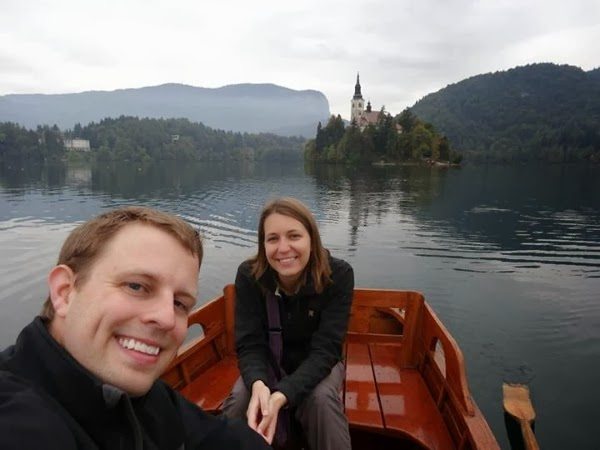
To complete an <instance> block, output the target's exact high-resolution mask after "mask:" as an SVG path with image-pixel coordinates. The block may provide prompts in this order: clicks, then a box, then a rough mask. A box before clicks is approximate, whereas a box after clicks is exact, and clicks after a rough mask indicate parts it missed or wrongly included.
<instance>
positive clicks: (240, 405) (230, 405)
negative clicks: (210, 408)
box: [221, 377, 250, 419]
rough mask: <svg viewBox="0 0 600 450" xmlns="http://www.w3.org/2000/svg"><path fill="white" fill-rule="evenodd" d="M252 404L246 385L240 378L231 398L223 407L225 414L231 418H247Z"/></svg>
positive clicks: (226, 400) (229, 397) (228, 398)
mask: <svg viewBox="0 0 600 450" xmlns="http://www.w3.org/2000/svg"><path fill="white" fill-rule="evenodd" d="M249 402H250V392H249V391H248V389H247V388H246V385H245V384H244V380H242V377H239V378H238V379H237V381H236V382H235V384H234V385H233V388H232V389H231V392H230V393H229V396H228V397H227V398H226V399H225V401H224V402H223V406H222V408H221V409H222V411H223V414H225V415H226V416H227V417H231V418H243V419H245V418H246V410H247V409H248V403H249Z"/></svg>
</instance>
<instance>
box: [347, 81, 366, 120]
mask: <svg viewBox="0 0 600 450" xmlns="http://www.w3.org/2000/svg"><path fill="white" fill-rule="evenodd" d="M364 106H365V101H364V100H363V96H362V94H361V92H360V76H359V74H358V73H357V74H356V85H355V86H354V97H352V107H351V109H350V121H352V120H356V123H358V122H359V121H360V118H361V117H362V115H363V111H364V109H363V108H364Z"/></svg>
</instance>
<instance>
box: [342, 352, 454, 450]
mask: <svg viewBox="0 0 600 450" xmlns="http://www.w3.org/2000/svg"><path fill="white" fill-rule="evenodd" d="M398 354H399V345H398V344H387V343H359V342H348V344H347V347H346V383H345V392H344V403H345V408H346V416H347V417H348V421H349V423H350V427H351V428H353V427H355V428H362V429H369V430H373V429H375V430H381V431H384V430H385V431H386V432H389V431H392V432H397V433H399V434H401V435H403V436H405V437H408V438H410V439H412V440H414V441H415V442H417V443H418V444H420V445H422V446H424V447H425V448H428V449H437V450H443V449H453V448H455V446H454V444H453V441H452V439H451V437H450V434H449V433H448V430H447V427H446V425H445V424H444V420H443V418H442V416H441V415H440V412H439V410H438V408H437V407H436V405H435V402H434V400H433V398H432V397H431V394H430V393H429V390H428V388H427V386H426V385H425V382H424V381H423V378H422V377H421V375H420V374H419V372H418V370H417V369H410V368H400V366H399V364H398ZM425 418H426V419H425Z"/></svg>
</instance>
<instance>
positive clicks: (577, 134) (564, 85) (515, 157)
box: [399, 64, 600, 162]
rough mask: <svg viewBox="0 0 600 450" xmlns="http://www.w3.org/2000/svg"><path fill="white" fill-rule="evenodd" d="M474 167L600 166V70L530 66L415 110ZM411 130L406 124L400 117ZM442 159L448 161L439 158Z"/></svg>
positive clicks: (488, 77)
mask: <svg viewBox="0 0 600 450" xmlns="http://www.w3.org/2000/svg"><path fill="white" fill-rule="evenodd" d="M410 111H411V112H412V113H413V114H416V115H418V116H419V117H420V118H422V119H424V120H426V121H428V122H431V123H433V124H435V126H436V128H437V129H438V130H441V132H442V133H443V134H445V135H446V136H448V138H449V139H450V140H451V141H452V142H453V144H454V145H455V146H456V147H458V148H460V149H461V150H462V151H463V152H464V153H465V155H466V156H467V157H468V158H469V159H470V160H478V159H479V160H489V161H504V162H511V161H527V160H537V161H551V162H571V161H577V160H590V161H594V160H598V159H600V70H598V69H596V70H593V71H589V72H584V71H583V70H581V69H580V68H578V67H573V66H566V65H565V66H558V65H554V64H533V65H528V66H524V67H517V68H515V69H511V70H508V71H506V72H496V73H493V74H491V73H490V74H485V75H478V76H475V77H472V78H469V79H467V80H463V81H461V82H459V83H456V84H453V85H450V86H447V87H446V88H444V89H442V90H441V91H439V92H436V93H434V94H430V95H428V96H426V97H424V98H423V99H421V100H420V101H418V102H417V103H416V104H415V105H414V106H413V107H412V108H411V110H410ZM399 122H400V123H401V124H402V126H403V127H404V128H405V129H407V127H406V126H405V123H406V124H408V122H409V121H408V118H407V117H402V114H401V117H400V118H399ZM442 159H443V158H442Z"/></svg>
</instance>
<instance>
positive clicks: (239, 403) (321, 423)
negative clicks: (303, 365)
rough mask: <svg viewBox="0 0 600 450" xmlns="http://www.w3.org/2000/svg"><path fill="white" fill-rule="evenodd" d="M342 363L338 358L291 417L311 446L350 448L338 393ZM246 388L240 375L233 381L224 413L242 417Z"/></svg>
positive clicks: (314, 448) (247, 394) (314, 449)
mask: <svg viewBox="0 0 600 450" xmlns="http://www.w3.org/2000/svg"><path fill="white" fill-rule="evenodd" d="M344 372H345V370H344V363H343V362H339V363H337V364H336V365H335V366H333V369H331V373H330V374H329V375H328V376H327V377H325V378H324V379H323V380H322V381H321V382H320V383H319V384H317V386H316V387H315V388H314V389H313V391H312V392H311V393H310V394H308V396H307V397H306V398H305V399H304V400H302V402H300V403H299V404H298V406H297V407H296V408H295V414H294V415H295V417H296V420H298V422H300V425H301V426H302V430H303V431H304V434H305V436H306V440H307V442H308V445H309V447H310V449H311V450H350V448H351V445H350V432H349V430H348V420H347V419H346V416H345V415H344V405H343V404H342V398H341V395H340V393H341V392H342V384H343V383H344ZM249 402H250V392H249V391H248V389H247V388H246V385H245V384H244V381H243V380H242V377H239V378H238V380H237V381H236V382H235V385H234V386H233V389H232V391H231V393H230V394H229V397H227V399H225V402H224V403H223V413H224V414H225V415H226V416H227V417H235V418H242V419H243V420H247V419H246V410H247V409H248V403H249Z"/></svg>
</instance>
